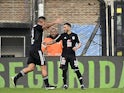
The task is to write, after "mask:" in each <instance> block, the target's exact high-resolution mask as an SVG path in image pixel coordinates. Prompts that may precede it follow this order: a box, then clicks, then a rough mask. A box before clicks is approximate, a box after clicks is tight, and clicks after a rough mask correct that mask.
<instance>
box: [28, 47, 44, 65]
mask: <svg viewBox="0 0 124 93" xmlns="http://www.w3.org/2000/svg"><path fill="white" fill-rule="evenodd" d="M30 63H34V64H35V65H40V66H42V65H46V62H45V58H44V56H43V53H42V51H41V50H38V49H33V48H31V49H30V51H29V58H28V61H27V64H30Z"/></svg>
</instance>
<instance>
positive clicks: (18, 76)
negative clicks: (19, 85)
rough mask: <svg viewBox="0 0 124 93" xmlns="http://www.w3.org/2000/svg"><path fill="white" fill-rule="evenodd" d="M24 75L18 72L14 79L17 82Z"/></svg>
mask: <svg viewBox="0 0 124 93" xmlns="http://www.w3.org/2000/svg"><path fill="white" fill-rule="evenodd" d="M24 75H25V73H24V72H23V71H20V72H19V73H18V74H17V75H16V76H15V77H14V78H15V79H16V80H17V79H19V78H20V77H22V76H24Z"/></svg>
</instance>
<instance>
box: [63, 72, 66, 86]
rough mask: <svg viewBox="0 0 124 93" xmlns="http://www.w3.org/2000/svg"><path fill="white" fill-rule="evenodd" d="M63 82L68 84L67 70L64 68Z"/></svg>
mask: <svg viewBox="0 0 124 93" xmlns="http://www.w3.org/2000/svg"><path fill="white" fill-rule="evenodd" d="M62 77H63V84H64V85H66V84H67V70H63V74H62Z"/></svg>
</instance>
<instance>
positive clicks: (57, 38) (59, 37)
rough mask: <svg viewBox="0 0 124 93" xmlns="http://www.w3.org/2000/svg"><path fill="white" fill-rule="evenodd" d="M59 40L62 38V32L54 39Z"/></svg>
mask: <svg viewBox="0 0 124 93" xmlns="http://www.w3.org/2000/svg"><path fill="white" fill-rule="evenodd" d="M60 40H62V34H61V35H58V36H57V37H56V38H55V41H56V42H59V41H60Z"/></svg>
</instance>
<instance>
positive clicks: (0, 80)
mask: <svg viewBox="0 0 124 93" xmlns="http://www.w3.org/2000/svg"><path fill="white" fill-rule="evenodd" d="M0 72H5V69H4V66H3V65H2V64H1V63H0ZM3 87H5V80H4V77H2V76H0V88H3Z"/></svg>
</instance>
